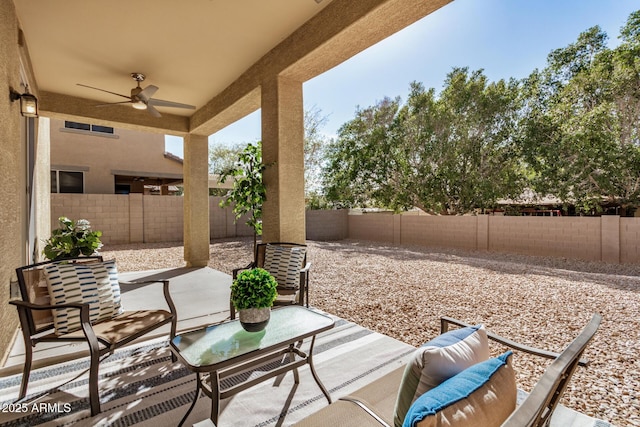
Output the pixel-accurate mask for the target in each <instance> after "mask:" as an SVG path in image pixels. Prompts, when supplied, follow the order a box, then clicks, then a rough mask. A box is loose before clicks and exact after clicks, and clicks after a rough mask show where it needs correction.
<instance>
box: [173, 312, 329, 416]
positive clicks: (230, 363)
mask: <svg viewBox="0 0 640 427" xmlns="http://www.w3.org/2000/svg"><path fill="white" fill-rule="evenodd" d="M287 309H289V307H282V308H279V309H278V310H287ZM296 309H299V307H298V308H296ZM304 309H305V310H308V309H306V308H304ZM310 311H312V310H310ZM231 322H239V320H231ZM333 327H334V323H333V322H332V323H331V324H330V325H327V326H324V327H321V328H316V329H310V330H309V331H307V332H306V333H303V334H299V335H296V336H292V337H290V338H288V339H286V340H283V341H281V342H279V343H276V344H273V345H271V346H268V347H265V348H263V349H258V350H255V351H252V352H249V353H246V354H243V355H239V356H235V357H231V358H229V359H227V360H224V361H221V362H218V363H214V364H210V365H204V366H193V365H191V364H190V363H189V362H187V361H186V360H185V359H184V358H183V357H182V354H181V353H180V349H178V348H177V347H176V346H175V345H174V343H173V341H171V342H170V344H171V345H170V347H171V351H172V352H173V353H174V354H175V355H176V356H177V357H178V359H179V360H180V361H181V362H182V363H183V364H184V365H185V366H186V367H187V368H188V369H189V370H191V371H192V372H195V373H196V393H195V396H194V398H193V402H192V403H191V406H190V407H189V410H188V411H187V413H186V414H185V415H184V417H183V418H182V420H181V421H180V424H179V427H181V426H182V425H183V424H184V422H185V421H186V420H187V417H188V416H189V414H190V413H191V411H192V410H193V408H194V407H195V405H196V402H197V401H198V397H199V396H200V391H202V392H204V394H205V395H206V396H208V397H209V398H210V399H211V416H210V419H211V421H213V423H214V424H216V425H217V423H218V416H219V410H220V400H221V399H226V398H228V397H231V396H233V395H235V394H237V393H240V392H241V391H243V390H246V389H248V388H250V387H252V386H254V385H256V384H259V383H261V382H264V381H266V380H268V379H271V378H274V377H276V376H278V375H281V374H285V373H287V372H289V371H293V377H294V381H295V383H296V384H299V383H300V375H299V374H298V368H299V367H301V366H304V365H306V364H308V365H309V368H310V371H311V375H312V376H313V379H314V380H315V382H316V384H318V387H320V390H321V391H322V394H324V396H325V397H326V398H327V401H328V402H329V403H331V396H330V395H329V392H328V391H327V389H326V388H325V386H324V385H323V384H322V381H320V378H319V377H318V374H317V372H316V370H315V367H314V366H313V347H314V345H315V341H316V336H317V335H318V334H319V333H321V332H324V331H327V330H329V329H331V328H333ZM201 329H206V328H201ZM191 332H193V331H191ZM180 335H181V334H178V335H177V337H178V336H180ZM307 338H311V345H310V347H309V352H308V354H307V353H305V352H304V351H302V350H300V348H298V347H299V346H301V345H302V342H303V341H304V340H305V339H307ZM284 356H288V359H289V360H288V362H286V363H284V364H283V365H281V366H280V367H277V368H275V369H272V370H269V371H267V372H266V373H264V374H262V375H260V376H259V377H256V378H253V379H250V380H247V381H244V382H242V383H240V384H236V385H233V386H231V387H228V388H225V389H221V382H222V380H224V379H225V378H227V377H230V376H233V375H235V374H237V373H239V372H242V371H244V370H247V369H257V368H260V367H262V366H265V365H266V364H267V363H268V362H272V361H275V360H277V359H278V358H280V359H283V358H284ZM208 379H210V383H211V385H210V386H209V384H208V381H207V380H208Z"/></svg>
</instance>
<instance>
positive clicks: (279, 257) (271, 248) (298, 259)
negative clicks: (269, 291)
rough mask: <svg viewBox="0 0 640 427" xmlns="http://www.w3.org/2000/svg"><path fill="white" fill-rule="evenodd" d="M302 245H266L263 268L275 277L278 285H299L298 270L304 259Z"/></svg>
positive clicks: (289, 286)
mask: <svg viewBox="0 0 640 427" xmlns="http://www.w3.org/2000/svg"><path fill="white" fill-rule="evenodd" d="M304 254H305V248H304V247H285V246H277V245H267V246H266V248H265V253H264V269H265V270H267V271H268V272H269V273H271V274H272V275H273V277H275V279H276V282H278V286H284V287H288V288H297V287H298V286H300V270H301V269H302V263H303V261H304Z"/></svg>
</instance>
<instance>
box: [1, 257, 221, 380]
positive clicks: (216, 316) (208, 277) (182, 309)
mask: <svg viewBox="0 0 640 427" xmlns="http://www.w3.org/2000/svg"><path fill="white" fill-rule="evenodd" d="M120 278H121V280H122V281H133V280H162V279H169V280H170V285H169V289H170V292H171V297H172V299H173V302H174V303H175V305H176V310H177V312H178V325H177V326H178V331H185V330H189V329H194V328H197V327H201V326H204V325H210V324H214V323H219V322H222V321H224V320H225V319H228V318H229V293H230V286H231V276H229V275H228V274H225V273H222V272H220V271H217V270H214V269H212V268H209V267H203V268H174V269H163V270H149V271H139V272H128V273H120ZM121 292H122V304H123V306H124V307H125V309H126V310H138V309H152V308H167V305H166V302H165V300H164V296H163V293H162V284H161V283H153V284H148V285H130V286H126V285H123V286H121ZM169 331H170V327H169V325H166V326H165V327H163V328H159V329H157V330H156V331H153V332H151V333H150V334H148V335H145V336H144V337H142V338H141V339H139V340H138V341H136V342H140V341H147V340H150V339H154V338H161V337H168V336H169ZM136 342H134V343H132V344H135V343H136ZM88 355H89V353H88V351H87V345H86V344H84V343H77V344H76V343H55V342H53V343H48V342H45V343H40V344H38V345H37V346H36V347H35V348H34V352H33V369H36V368H39V367H42V366H47V365H51V364H54V363H60V362H63V361H66V360H70V359H75V358H78V357H84V356H88ZM23 364H24V342H23V340H22V335H21V333H20V332H19V333H18V335H17V336H16V338H15V342H14V345H13V348H12V350H11V353H10V355H9V357H8V358H7V361H6V363H5V365H4V366H3V367H1V368H0V376H6V375H12V374H17V373H20V372H22V366H23Z"/></svg>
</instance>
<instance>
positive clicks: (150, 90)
mask: <svg viewBox="0 0 640 427" xmlns="http://www.w3.org/2000/svg"><path fill="white" fill-rule="evenodd" d="M157 90H158V86H154V85H149V86H147V87H145V88H144V89H142V91H141V92H140V93H139V94H138V98H140V99H141V100H142V101H144V102H147V101H149V100H150V99H151V97H152V96H153V94H154V93H156V91H157Z"/></svg>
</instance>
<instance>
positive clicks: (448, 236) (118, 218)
mask: <svg viewBox="0 0 640 427" xmlns="http://www.w3.org/2000/svg"><path fill="white" fill-rule="evenodd" d="M220 200H221V198H220V197H210V198H209V225H210V233H211V239H216V238H224V237H236V236H251V235H253V231H252V230H251V229H250V228H249V227H247V226H246V225H245V224H244V222H243V221H239V222H238V224H234V221H233V219H234V215H233V212H231V209H230V208H224V209H223V208H220V207H219V205H218V204H219V202H220ZM182 203H183V198H182V197H176V196H144V195H141V194H130V195H111V194H52V195H51V221H52V225H51V226H52V229H53V228H57V218H58V217H60V216H67V217H69V218H71V219H79V218H84V219H87V220H89V221H90V222H91V224H92V227H93V229H95V230H101V231H102V232H103V238H102V240H103V242H104V243H105V244H126V243H150V242H178V241H182V239H183V211H182ZM306 233H307V239H309V240H342V239H347V238H350V239H358V240H370V241H377V242H381V243H388V244H393V245H419V246H432V247H447V248H458V249H465V250H478V251H491V252H505V253H518V254H524V255H542V256H553V257H564V258H576V259H583V260H588V261H605V262H611V263H640V218H621V217H619V216H614V215H610V216H602V217H533V216H531V217H524V216H523V217H515V216H488V215H480V216H451V217H448V216H430V215H415V214H414V215H392V214H350V212H349V211H347V210H333V211H307V216H306Z"/></svg>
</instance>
